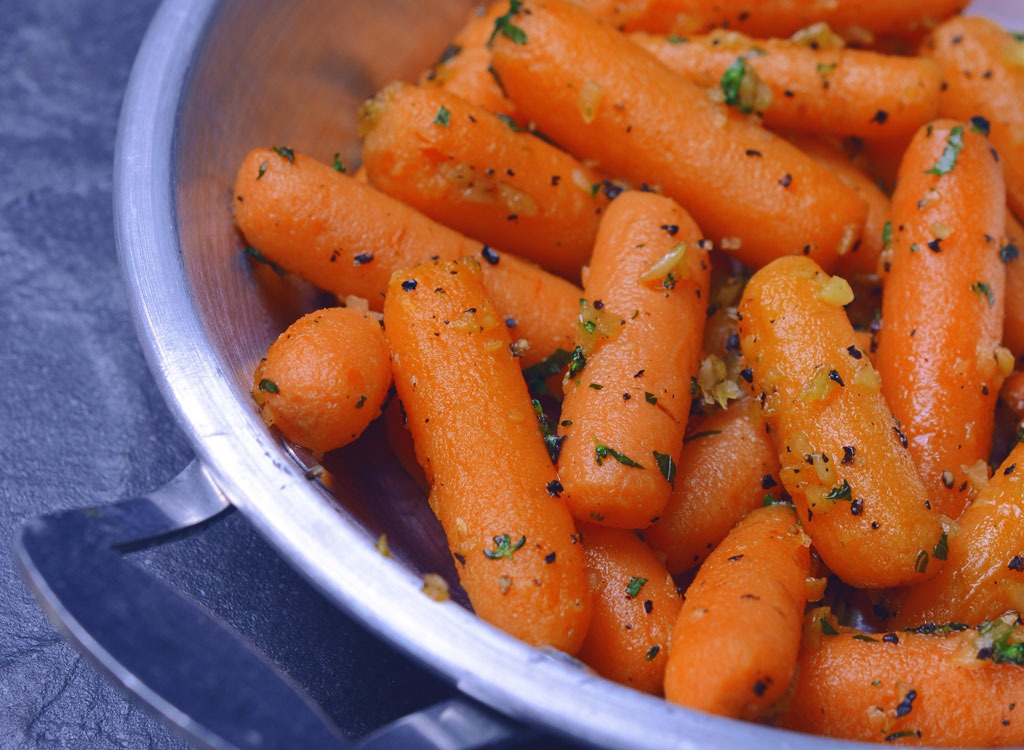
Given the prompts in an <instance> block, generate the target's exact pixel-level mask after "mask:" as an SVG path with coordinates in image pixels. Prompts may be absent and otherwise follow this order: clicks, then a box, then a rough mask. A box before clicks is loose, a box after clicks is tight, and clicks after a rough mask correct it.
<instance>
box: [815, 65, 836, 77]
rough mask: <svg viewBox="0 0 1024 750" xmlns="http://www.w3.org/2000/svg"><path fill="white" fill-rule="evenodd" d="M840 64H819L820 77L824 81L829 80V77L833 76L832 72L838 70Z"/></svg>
mask: <svg viewBox="0 0 1024 750" xmlns="http://www.w3.org/2000/svg"><path fill="white" fill-rule="evenodd" d="M836 65H838V63H818V66H817V68H818V75H819V76H821V80H822V81H826V80H828V77H829V76H830V75H832V71H834V70H835V69H836Z"/></svg>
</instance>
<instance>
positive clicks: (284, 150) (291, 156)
mask: <svg viewBox="0 0 1024 750" xmlns="http://www.w3.org/2000/svg"><path fill="white" fill-rule="evenodd" d="M270 150H271V151H273V152H274V153H275V154H277V155H278V156H281V157H283V158H285V159H287V160H288V162H289V163H291V164H294V163H295V152H294V151H292V150H291V149H290V148H288V147H287V146H274V147H273V148H272V149H270Z"/></svg>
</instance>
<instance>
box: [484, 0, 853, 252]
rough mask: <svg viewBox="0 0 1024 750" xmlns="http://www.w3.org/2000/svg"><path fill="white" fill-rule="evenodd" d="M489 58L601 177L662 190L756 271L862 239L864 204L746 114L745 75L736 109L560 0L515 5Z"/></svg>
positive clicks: (539, 118) (515, 96) (511, 88)
mask: <svg viewBox="0 0 1024 750" xmlns="http://www.w3.org/2000/svg"><path fill="white" fill-rule="evenodd" d="M513 30H514V31H513ZM492 55H493V61H492V64H493V66H494V69H495V71H496V72H497V74H498V76H499V78H500V79H501V82H502V85H503V86H504V88H505V92H506V93H507V94H508V96H509V98H511V99H512V101H514V102H515V103H516V107H517V109H518V111H519V112H520V113H521V114H522V115H523V116H524V117H527V118H529V119H530V120H531V121H533V122H536V124H537V126H538V127H539V128H540V130H541V131H542V132H544V134H545V135H547V136H548V137H550V138H551V139H552V140H554V141H555V142H556V143H558V144H559V145H561V146H562V147H563V148H565V149H566V150H568V151H569V152H570V153H572V154H573V155H575V156H576V157H577V158H579V159H581V160H583V161H585V162H588V163H589V162H590V161H593V162H594V163H595V168H596V169H598V170H600V171H601V172H602V173H604V174H608V175H611V176H614V177H620V178H624V179H626V180H629V181H630V182H632V183H633V184H636V185H639V184H641V183H646V184H648V185H655V186H659V187H660V188H661V190H662V191H663V192H664V193H665V194H666V195H668V196H669V197H671V198H673V199H674V200H676V201H677V202H678V203H679V204H680V205H681V206H683V207H684V208H685V209H686V210H687V211H688V212H689V213H690V214H691V215H692V216H693V218H694V220H696V222H697V223H698V225H699V226H700V227H701V229H702V230H703V232H704V233H705V235H706V236H708V237H709V238H711V239H712V240H714V242H715V244H716V246H719V247H721V248H722V249H724V250H726V251H727V252H729V253H730V254H731V255H733V256H734V257H737V258H739V259H740V260H742V261H743V262H745V263H746V264H747V265H749V266H751V267H755V268H756V267H760V266H762V265H764V264H765V263H767V262H768V261H770V260H771V259H773V258H776V257H779V256H781V255H788V254H806V255H810V256H811V257H814V258H816V259H818V261H819V262H820V263H821V264H822V265H824V266H826V267H831V266H832V265H833V264H834V263H835V260H836V258H837V257H838V255H839V254H840V253H841V252H844V251H845V250H846V249H848V248H849V247H850V246H852V244H853V243H854V242H855V241H856V240H857V238H858V237H859V236H860V232H861V229H862V227H863V224H864V219H865V216H866V213H867V207H866V206H865V205H864V202H863V201H862V200H861V199H860V198H859V197H858V196H857V195H856V193H855V192H854V191H852V190H851V189H850V188H848V187H846V186H845V185H844V184H843V183H842V181H840V180H839V178H838V177H836V176H835V175H834V174H832V173H831V172H830V171H829V170H828V169H826V168H825V167H823V166H821V165H819V164H817V163H816V162H815V161H814V160H813V159H811V158H810V157H808V156H805V155H804V154H802V153H801V152H800V151H799V149H797V148H796V147H794V146H793V145H792V144H790V143H788V142H786V141H785V140H783V139H781V138H779V137H778V136H775V135H772V134H771V133H769V132H767V131H765V130H764V129H763V128H761V127H760V126H759V125H758V124H757V123H755V122H752V121H751V119H750V118H749V117H747V116H746V115H744V114H742V113H741V112H740V111H739V109H738V107H743V106H744V103H743V101H741V100H740V99H741V97H740V94H739V90H740V88H741V86H740V81H738V80H734V81H733V83H734V84H735V85H730V87H729V89H730V93H731V94H734V95H735V97H736V99H735V102H736V105H737V106H727V105H726V104H723V103H719V102H713V101H711V100H710V99H709V98H708V96H707V95H706V93H705V92H704V90H703V89H701V88H700V87H699V86H697V85H696V84H694V83H692V82H691V81H687V80H686V79H684V78H683V77H682V76H679V75H678V74H675V73H673V72H672V71H670V70H668V69H667V68H666V67H665V66H664V65H662V64H661V63H659V62H658V60H657V59H656V58H654V57H653V56H652V55H650V54H649V53H648V52H646V51H645V50H643V49H641V48H640V47H638V46H637V45H635V44H633V43H632V42H631V41H629V39H628V38H627V37H626V36H624V35H623V34H621V33H619V32H618V31H616V30H615V29H614V28H613V27H611V26H609V25H608V24H605V23H602V22H601V21H600V20H598V19H596V18H594V17H593V16H591V15H590V14H588V13H587V12H586V11H584V10H583V9H581V8H578V7H575V6H573V5H570V4H568V3H566V2H563V1H561V0H527V1H526V2H524V3H522V4H521V5H518V6H516V9H515V10H514V11H513V12H512V13H511V14H510V16H509V17H507V19H506V20H505V23H504V24H503V25H501V26H500V28H499V33H497V34H496V36H495V39H494V42H493V48H492ZM638 81H643V83H644V85H642V86H640V85H637V82H638Z"/></svg>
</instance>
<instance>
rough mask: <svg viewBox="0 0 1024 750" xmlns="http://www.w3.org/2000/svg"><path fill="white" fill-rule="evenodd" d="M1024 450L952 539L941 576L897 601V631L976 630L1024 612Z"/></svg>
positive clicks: (1015, 453)
mask: <svg viewBox="0 0 1024 750" xmlns="http://www.w3.org/2000/svg"><path fill="white" fill-rule="evenodd" d="M1022 517H1024V444H1022V443H1020V442H1018V443H1017V444H1016V445H1015V446H1014V448H1013V450H1012V451H1010V455H1009V456H1008V457H1007V458H1006V459H1005V460H1004V461H1003V463H1002V465H1001V466H1000V467H999V468H998V469H997V470H996V472H995V474H994V476H993V477H992V479H991V480H989V482H988V485H987V486H986V487H985V489H983V490H982V491H981V492H980V493H979V495H978V498H977V499H976V500H975V501H974V502H973V503H971V504H970V505H969V506H968V507H967V509H966V510H965V511H964V512H963V515H962V516H960V520H959V523H958V527H959V528H958V531H957V533H956V534H955V535H953V536H951V537H950V538H949V559H948V560H947V561H946V564H945V566H944V567H943V569H942V570H941V571H940V572H939V574H938V575H937V576H935V577H934V578H932V579H931V580H930V581H926V582H925V583H922V584H920V585H918V586H915V587H913V588H911V589H908V590H907V591H906V592H904V594H903V595H901V596H898V597H897V598H896V600H895V604H894V605H893V609H894V611H895V615H894V617H893V619H892V621H891V622H892V625H893V627H913V626H917V625H921V624H922V623H925V622H965V623H967V624H969V625H977V624H979V623H981V622H984V621H985V620H991V619H994V618H996V617H999V616H1000V615H1001V614H1003V613H1004V612H1006V611H1007V610H1011V609H1012V610H1015V611H1017V612H1022V611H1024V525H1022V524H1021V518H1022Z"/></svg>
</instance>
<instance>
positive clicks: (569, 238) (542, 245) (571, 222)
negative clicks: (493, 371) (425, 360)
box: [360, 82, 608, 282]
mask: <svg viewBox="0 0 1024 750" xmlns="http://www.w3.org/2000/svg"><path fill="white" fill-rule="evenodd" d="M361 113H362V114H361V121H360V126H361V132H362V133H363V134H364V138H363V164H364V165H365V166H366V172H367V175H368V177H369V179H370V184H371V185H373V186H374V187H376V188H377V189H378V190H381V191H382V192H384V193H387V194H388V195H390V196H391V197H393V198H397V199H398V200H400V201H402V202H403V203H406V204H407V205H410V206H412V207H413V208H415V209H417V210H419V211H421V212H423V213H424V214H426V215H427V216H429V217H430V218H432V219H434V220H435V221H439V222H441V223H442V224H445V225H446V226H450V227H452V228H454V229H457V230H458V231H460V232H462V233H463V234H465V235H467V236H470V237H473V238H475V239H478V240H481V241H483V242H486V243H489V244H491V245H493V246H495V247H501V248H504V249H505V250H507V251H509V252H512V253H515V254H516V255H518V256H520V257H522V258H526V259H527V260H531V261H533V262H535V263H538V264H540V265H542V266H544V267H545V268H547V269H548V270H551V271H554V272H556V273H558V274H560V275H561V276H564V277H565V278H568V279H570V280H572V281H577V282H578V281H579V277H580V269H581V268H582V267H583V265H584V264H585V263H586V262H587V260H588V259H589V258H590V250H591V248H592V247H593V245H594V238H595V236H596V235H597V225H598V222H599V221H600V218H601V213H602V211H603V210H604V207H605V206H606V205H607V204H608V198H607V196H606V194H605V192H604V191H602V190H600V189H599V188H600V186H601V177H600V176H599V175H598V174H597V173H596V172H593V171H592V170H590V169H588V168H587V167H585V166H584V165H583V164H580V163H579V162H578V161H577V160H576V159H574V158H573V157H571V156H570V155H569V154H567V153H565V152H564V151H561V150H560V149H557V148H555V147H554V146H552V145H551V144H550V143H547V142H545V141H543V140H541V139H540V138H538V137H537V136H535V135H534V134H532V133H529V132H527V131H524V130H521V129H520V128H519V127H518V126H516V125H514V124H509V123H508V122H507V121H506V120H502V119H501V118H500V117H498V116H497V115H495V114H493V113H491V112H489V111H487V110H486V109H484V108H483V107H479V106H476V105H474V104H471V103H469V102H467V101H465V100H463V99H461V98H459V97H457V96H455V95H454V94H451V93H449V92H447V91H445V90H444V89H442V88H437V87H426V86H413V85H410V84H405V83H400V82H396V83H393V84H391V85H389V86H387V87H385V88H384V89H383V90H382V91H381V92H380V93H378V94H377V95H376V96H375V97H374V98H372V99H370V100H369V101H367V102H366V104H364V105H363V108H362V110H361Z"/></svg>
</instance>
